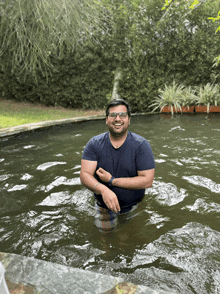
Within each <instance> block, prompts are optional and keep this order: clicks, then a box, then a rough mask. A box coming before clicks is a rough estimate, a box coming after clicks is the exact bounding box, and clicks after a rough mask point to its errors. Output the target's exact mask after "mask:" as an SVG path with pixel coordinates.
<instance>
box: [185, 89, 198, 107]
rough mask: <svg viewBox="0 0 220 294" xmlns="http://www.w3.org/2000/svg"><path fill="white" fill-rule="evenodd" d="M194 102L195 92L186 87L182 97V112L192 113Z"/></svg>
mask: <svg viewBox="0 0 220 294" xmlns="http://www.w3.org/2000/svg"><path fill="white" fill-rule="evenodd" d="M196 101H197V96H196V90H195V89H193V88H192V87H191V86H189V87H186V88H185V89H184V92H183V95H182V112H194V111H195V103H196Z"/></svg>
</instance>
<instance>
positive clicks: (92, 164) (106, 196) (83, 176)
mask: <svg viewBox="0 0 220 294" xmlns="http://www.w3.org/2000/svg"><path fill="white" fill-rule="evenodd" d="M96 167H97V161H90V160H85V159H82V161H81V172H80V180H81V182H82V184H83V185H84V186H86V187H87V188H88V189H89V190H91V191H92V192H95V193H96V194H101V195H102V199H103V201H104V202H105V204H106V206H107V207H108V208H109V209H110V210H112V211H114V212H116V213H117V212H119V211H120V210H121V209H120V206H119V202H118V198H117V196H116V194H115V193H114V192H113V191H111V190H110V189H109V188H108V187H106V186H105V185H103V184H101V183H99V182H98V181H97V180H96V179H95V177H94V174H95V170H96Z"/></svg>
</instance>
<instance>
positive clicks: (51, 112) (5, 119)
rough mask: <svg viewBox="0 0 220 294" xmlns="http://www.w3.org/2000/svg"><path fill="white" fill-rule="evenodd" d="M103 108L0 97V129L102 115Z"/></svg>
mask: <svg viewBox="0 0 220 294" xmlns="http://www.w3.org/2000/svg"><path fill="white" fill-rule="evenodd" d="M104 114H105V111H104V110H81V109H66V108H62V107H46V106H42V105H38V104H31V103H23V102H15V101H12V100H3V99H0V129H3V128H8V127H14V126H18V125H24V124H29V123H34V122H41V121H49V120H58V119H65V118H72V117H80V116H92V115H104Z"/></svg>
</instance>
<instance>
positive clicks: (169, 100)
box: [150, 81, 184, 114]
mask: <svg viewBox="0 0 220 294" xmlns="http://www.w3.org/2000/svg"><path fill="white" fill-rule="evenodd" d="M159 93H160V94H159V95H158V97H156V98H155V99H154V101H153V102H154V103H153V104H151V105H150V107H154V106H155V107H154V109H153V110H152V112H153V111H155V110H156V109H158V108H160V110H163V108H164V107H165V106H170V107H171V113H172V114H173V113H174V110H176V111H177V110H180V111H181V105H182V99H183V95H184V86H183V85H177V84H176V82H175V81H173V84H172V85H171V86H167V85H165V86H164V89H162V90H161V89H160V90H159Z"/></svg>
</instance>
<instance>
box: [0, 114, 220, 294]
mask: <svg viewBox="0 0 220 294" xmlns="http://www.w3.org/2000/svg"><path fill="white" fill-rule="evenodd" d="M106 130H107V129H106V125H105V121H104V120H103V121H94V122H83V123H76V124H72V125H68V126H56V127H52V128H50V129H47V130H41V131H35V132H32V133H24V134H22V135H19V136H15V137H8V138H3V139H1V140H0V152H1V153H0V171H1V172H0V206H1V210H0V251H2V252H11V253H16V254H22V255H25V256H33V257H35V258H39V259H43V260H47V261H52V262H57V263H60V264H64V265H69V266H73V267H78V268H82V269H87V270H91V271H95V272H100V273H103V274H111V275H113V276H121V277H123V278H124V279H125V280H127V281H131V282H133V283H137V284H142V285H146V286H151V287H154V288H155V289H163V290H167V291H169V290H170V291H171V290H172V291H176V292H177V293H183V294H185V293H198V294H201V293H219V292H220V252H219V248H220V220H219V213H220V171H219V163H220V143H219V137H220V115H219V114H213V115H209V116H207V115H205V114H204V115H198V114H196V115H176V116H174V117H171V116H169V115H153V116H139V117H132V119H131V125H130V130H131V131H133V132H136V133H138V134H140V135H142V136H144V137H145V138H147V139H148V140H149V142H150V144H151V147H152V149H153V153H154V156H155V160H156V174H155V181H154V184H153V187H152V188H150V189H147V190H146V195H145V198H144V200H143V201H142V203H141V204H140V205H139V207H138V209H137V210H136V211H135V213H134V215H133V217H132V218H131V219H129V221H126V222H123V223H120V224H119V226H118V228H117V230H115V231H114V232H112V233H111V234H110V235H108V236H105V235H101V234H100V233H99V232H98V231H97V229H96V227H95V226H94V221H93V219H94V213H95V211H94V199H93V195H92V193H91V192H90V191H89V190H87V189H86V188H84V187H83V186H82V185H81V183H80V179H79V173H80V161H81V156H82V152H83V149H84V146H85V145H86V143H87V142H88V140H89V139H90V138H91V137H92V136H94V135H97V134H99V133H102V132H105V131H106Z"/></svg>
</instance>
